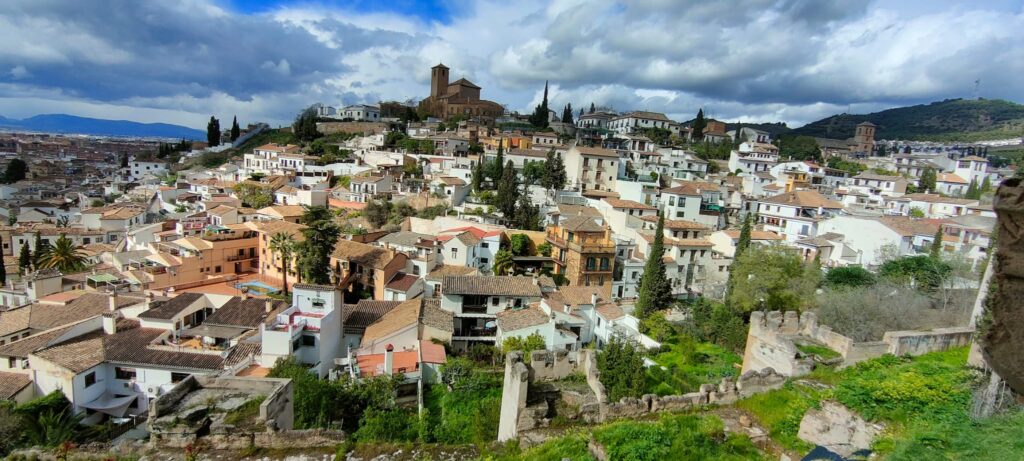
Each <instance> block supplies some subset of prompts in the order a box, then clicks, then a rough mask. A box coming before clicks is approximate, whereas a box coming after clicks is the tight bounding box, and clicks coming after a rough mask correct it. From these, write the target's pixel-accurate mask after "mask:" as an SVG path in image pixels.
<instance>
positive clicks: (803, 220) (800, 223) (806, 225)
mask: <svg viewBox="0 0 1024 461" xmlns="http://www.w3.org/2000/svg"><path fill="white" fill-rule="evenodd" d="M842 209H843V205H842V204H840V203H839V202H836V201H833V200H829V199H826V198H825V197H823V196H822V195H821V194H819V193H818V192H816V191H812V190H796V191H792V192H786V193H783V194H779V195H776V196H774V197H769V198H767V199H763V200H761V201H760V202H758V207H757V213H758V219H759V223H760V224H762V225H763V226H764V230H766V231H769V232H774V233H776V234H780V235H783V236H784V237H785V238H786V241H789V242H794V241H796V240H799V239H801V238H805V237H814V236H815V235H818V232H819V230H818V223H819V222H821V221H822V220H824V219H828V218H830V217H832V216H835V215H838V214H839V212H840V211H842Z"/></svg>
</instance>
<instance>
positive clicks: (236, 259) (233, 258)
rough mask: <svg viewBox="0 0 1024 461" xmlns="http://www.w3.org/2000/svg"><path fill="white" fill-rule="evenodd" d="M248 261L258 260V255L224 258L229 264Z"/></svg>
mask: <svg viewBox="0 0 1024 461" xmlns="http://www.w3.org/2000/svg"><path fill="white" fill-rule="evenodd" d="M248 259H256V255H228V256H227V257H225V258H224V260H225V261H227V262H234V261H245V260H248Z"/></svg>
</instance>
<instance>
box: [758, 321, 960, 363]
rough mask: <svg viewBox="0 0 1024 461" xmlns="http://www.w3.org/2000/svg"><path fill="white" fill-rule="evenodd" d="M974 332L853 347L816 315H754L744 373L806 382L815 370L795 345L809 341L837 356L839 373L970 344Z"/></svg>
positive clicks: (901, 335) (948, 331)
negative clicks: (768, 372) (889, 357)
mask: <svg viewBox="0 0 1024 461" xmlns="http://www.w3.org/2000/svg"><path fill="white" fill-rule="evenodd" d="M973 335H974V329H973V328H970V327H957V328H937V329H935V330H930V331H890V332H887V333H885V336H884V337H883V339H882V341H867V342H860V343H859V342H855V341H853V340H852V339H850V338H848V337H846V336H843V335H841V334H839V333H836V332H835V331H832V329H831V328H829V327H828V326H827V325H821V324H819V323H818V318H817V316H815V315H814V313H813V312H804V313H803V314H802V315H800V316H799V317H798V316H797V314H796V313H795V312H786V313H781V312H768V313H767V314H765V313H763V312H754V313H751V314H750V329H749V330H748V332H747V346H746V349H745V350H744V352H743V372H744V373H745V372H747V371H750V370H761V369H764V368H772V369H774V370H775V371H777V372H779V373H780V374H782V375H785V376H802V375H805V374H807V373H810V372H811V370H813V369H814V361H813V358H811V357H804V356H803V354H801V353H800V352H799V349H798V348H797V345H796V342H795V341H800V340H811V341H812V342H815V343H820V344H823V345H825V346H827V347H828V348H829V349H832V350H834V351H836V352H838V353H839V355H840V356H842V358H843V361H842V362H841V363H840V367H846V366H850V365H853V364H855V363H857V362H861V361H864V360H868V359H872V358H875V357H881V356H882V355H885V354H893V355H906V354H909V355H921V354H925V353H928V352H936V351H944V350H947V349H950V348H954V347H960V346H966V345H968V344H970V342H971V338H972V337H973Z"/></svg>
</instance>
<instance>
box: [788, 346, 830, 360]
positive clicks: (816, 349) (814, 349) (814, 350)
mask: <svg viewBox="0 0 1024 461" xmlns="http://www.w3.org/2000/svg"><path fill="white" fill-rule="evenodd" d="M796 348H797V349H798V350H799V351H800V352H803V353H804V354H805V355H808V356H814V355H817V356H818V357H820V358H821V359H822V360H830V359H834V358H836V357H839V353H838V352H836V351H834V350H832V349H829V348H827V347H825V346H818V345H814V344H797V345H796Z"/></svg>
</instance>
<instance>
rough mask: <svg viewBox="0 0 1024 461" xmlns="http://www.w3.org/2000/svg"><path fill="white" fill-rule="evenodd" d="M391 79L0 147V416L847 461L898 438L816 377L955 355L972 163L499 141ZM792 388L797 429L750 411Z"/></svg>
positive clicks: (990, 177) (283, 443)
mask: <svg viewBox="0 0 1024 461" xmlns="http://www.w3.org/2000/svg"><path fill="white" fill-rule="evenodd" d="M423 72H424V73H427V72H429V75H430V93H429V94H428V95H423V98H422V99H421V100H420V101H419V102H418V103H416V104H414V103H412V102H405V103H402V102H384V103H380V104H376V105H370V104H355V105H340V104H339V105H337V106H332V105H331V104H329V103H328V104H316V105H313V106H311V107H310V108H308V109H306V110H304V111H303V112H301V113H300V114H298V116H297V117H296V120H295V123H294V125H293V126H288V127H281V128H271V127H270V126H269V125H267V124H263V123H255V124H251V125H247V126H245V127H244V128H243V127H240V126H239V124H238V122H237V120H236V121H233V123H232V127H231V128H230V129H227V130H221V129H220V125H219V121H217V122H218V123H217V124H216V125H215V124H213V121H214V119H213V118H211V130H210V132H209V133H208V139H207V142H190V141H178V140H173V141H172V140H150V139H117V138H93V137H84V136H72V135H53V134H40V133H17V132H15V133H6V134H2V135H0V171H3V172H4V175H3V184H2V185H0V219H2V220H3V222H4V224H3V225H0V240H2V242H3V245H2V261H3V264H2V265H0V283H2V287H0V358H2V360H0V400H6V401H9V402H13V403H12V405H11V406H10V407H9V408H8V407H0V411H8V412H22V413H19V414H27V413H26V412H31V411H37V412H38V411H42V410H39V408H44V407H46V408H51V407H53V408H57V407H59V406H60V405H61V404H60V403H59V402H65V401H66V403H64V405H66V409H67V410H66V411H65V412H62V413H59V414H54V413H47V414H46V415H48V416H46V417H48V418H56V419H57V420H58V421H57V422H51V423H52V424H55V425H58V426H59V425H61V424H64V423H66V422H67V421H71V422H72V426H71V427H72V429H69V431H70V432H69V434H71V433H74V432H76V431H78V430H79V429H78V428H79V427H93V428H102V431H99V432H91V433H90V434H91V435H88V436H80V435H75V436H74V437H76V438H75V440H79V441H80V442H81V441H82V440H86V439H88V440H89V441H91V442H92V443H93V444H95V445H97V446H100V447H101V448H99V450H107V449H112V450H122V451H121V453H135V454H136V455H138V454H139V453H143V450H145V449H172V450H178V451H180V450H185V451H186V453H192V454H190V455H187V456H194V451H195V452H197V451H198V450H208V451H209V452H211V453H214V452H217V450H235V452H236V453H240V452H242V451H244V450H252V451H248V452H247V453H250V454H253V455H258V453H259V452H258V449H268V450H269V449H275V450H297V451H302V450H309V449H311V448H313V447H318V448H324V449H326V450H328V451H330V452H333V450H335V449H336V447H338V446H340V445H344V444H345V443H353V442H352V441H357V442H359V443H363V442H366V443H370V442H374V441H378V442H379V441H388V442H414V441H419V442H430V443H434V444H437V445H435V447H436V446H443V445H444V444H450V445H453V446H455V445H470V446H471V445H472V444H474V443H477V444H493V443H498V442H509V441H517V443H518V444H519V446H521V447H522V449H524V450H525V449H527V448H529V447H531V446H537V447H541V448H543V447H545V446H547V445H544V444H543V443H544V442H545V441H546V440H548V439H552V440H560V439H554V437H557V434H558V433H561V432H565V430H566V428H572V427H576V426H586V425H593V424H611V426H602V427H606V428H608V427H610V428H611V429H602V430H607V431H611V430H613V429H614V428H615V427H616V426H615V423H614V422H613V421H615V420H618V419H628V420H633V419H642V418H643V417H644V415H647V414H654V413H662V412H664V413H666V414H667V413H668V412H680V411H682V412H686V411H692V410H697V409H701V408H706V407H708V406H711V407H718V408H725V409H732V412H730V411H725V410H722V411H720V412H719V413H720V415H719V416H717V417H720V418H722V419H723V420H724V421H725V423H724V424H725V427H726V432H727V433H728V434H729V435H728V437H730V440H732V438H734V437H738V438H739V439H742V442H739V441H737V442H735V443H736V444H737V447H738V448H737V450H740V451H739V453H742V455H741V456H740V457H739V458H736V459H770V457H771V458H772V459H779V457H780V456H781V457H782V459H799V457H801V456H804V455H806V454H808V453H809V452H813V451H817V450H824V452H827V453H830V454H834V455H836V456H839V457H838V458H828V459H847V457H853V456H855V455H856V453H861V451H862V450H871V449H878V445H873V443H874V441H875V439H876V438H878V437H882V438H885V437H888V438H887V439H885V440H888V441H889V442H890V443H892V444H895V446H897V447H899V446H902V445H899V444H900V443H904V442H901V440H902V439H900V437H910V436H909V435H906V434H896V435H894V434H893V433H892V432H886V430H887V429H885V428H884V427H885V426H887V425H888V426H889V427H896V426H898V425H900V424H903V423H902V422H901V421H902V420H900V419H899V417H897V416H894V415H896V413H897V412H893V413H891V414H890V413H885V412H879V410H877V409H876V410H872V411H873V413H872V412H866V410H864V407H858V406H857V403H856V402H854V401H853V399H847V400H844V395H845V394H843V392H846V391H847V390H846V388H845V387H843V386H847V385H848V384H847V381H843V380H844V379H849V380H861V381H863V382H867V381H870V380H872V379H874V380H876V381H880V382H884V379H885V378H884V377H882V375H881V374H879V375H878V376H875V375H871V374H870V373H881V371H872V370H876V368H871V367H877V366H878V365H872V364H888V365H882V367H883V368H885V367H888V368H889V369H890V370H889V371H892V372H897V371H898V370H904V369H906V370H911V369H913V370H917V368H914V367H921V366H923V365H920V364H921V363H931V362H928V361H929V360H930V361H939V362H941V361H942V360H946V359H943V357H950V356H954V355H956V354H963V355H964V356H966V355H967V354H968V352H967V349H968V348H969V346H970V345H971V344H973V342H974V341H975V338H976V335H975V332H976V326H977V325H978V321H979V319H980V318H981V317H982V311H983V306H984V305H985V302H984V300H985V299H986V298H985V296H986V293H987V292H988V291H989V290H990V288H989V284H990V280H991V279H992V277H993V272H994V271H995V270H996V269H995V268H994V266H995V264H993V251H994V248H995V242H996V234H997V233H998V232H999V230H998V228H997V207H994V205H993V199H994V195H995V193H996V191H997V189H998V188H999V187H1000V185H1001V184H1003V183H1006V182H1007V181H1010V180H1011V178H1014V177H1015V176H1016V175H1017V171H1016V168H1015V166H1013V165H1005V164H1000V165H998V166H997V165H993V162H990V160H989V158H988V150H987V148H986V147H984V146H981V145H977V144H969V143H959V144H957V143H923V142H917V141H908V140H899V139H886V140H883V139H876V133H875V131H876V126H875V125H874V124H872V123H871V122H862V123H860V124H859V125H857V126H856V131H855V133H854V135H853V136H852V137H850V138H844V139H829V138H819V137H807V136H804V137H802V138H795V137H787V136H786V135H783V134H777V133H773V132H771V131H768V130H762V129H760V128H759V127H757V126H744V124H737V123H725V122H722V121H718V120H714V119H712V118H705V116H704V111H703V110H702V109H701V110H698V109H699V108H696V107H695V108H694V109H695V110H694V113H695V114H696V117H695V118H694V119H692V120H672V119H670V118H669V117H668V116H667V115H666V114H662V113H657V112H650V111H646V110H631V109H629V108H611V107H595V105H594V104H592V103H590V102H589V101H586V102H584V101H580V104H581V105H583V104H586V105H587V106H589V107H586V108H575V107H573V106H571V105H567V106H565V107H564V108H554V107H550V108H549V107H548V99H547V87H545V89H544V98H543V100H542V102H541V104H540V105H538V106H537V108H536V111H535V112H534V113H531V114H519V113H516V112H512V111H509V110H508V109H507V108H506V106H504V105H502V104H500V103H498V102H494V101H490V100H486V99H482V98H483V97H485V96H486V95H487V92H486V89H485V88H481V87H480V86H478V85H477V84H475V83H473V82H471V81H469V80H467V79H466V78H460V79H458V80H454V81H450V80H451V79H450V77H449V75H450V74H451V75H458V74H459V73H458V71H457V70H455V69H449V68H448V67H446V66H445V65H444V64H438V65H436V66H434V67H433V68H431V69H423ZM556 109H557V110H556ZM1011 182H1012V181H1011ZM1018 245H1019V243H1018ZM918 357H921V359H920V360H924V361H925V362H918V361H917V360H918ZM935 357H939V358H938V359H936V358H935ZM968 360H969V361H970V363H973V364H979V363H983V361H984V360H985V359H984V358H983V357H982V356H981V355H980V352H979V351H978V350H977V348H975V350H973V351H972V352H971V354H970V357H969V359H968ZM941 363H942V364H943V365H942V366H946V365H945V362H941ZM858 364H867V365H865V366H861V365H858ZM935 366H939V365H935ZM982 368H983V367H982ZM907 373H910V374H913V373H917V371H907ZM956 373H961V372H956ZM872 376H875V377H874V378H872ZM901 376H902V375H901ZM958 376H959V375H958ZM986 376H988V375H986ZM991 376H995V375H994V374H993V375H991ZM898 379H904V378H902V377H901V378H898ZM936 379H938V378H936ZM942 379H946V378H945V377H944V378H942ZM957 379H960V378H957ZM966 379H967V378H964V380H965V381H964V382H966ZM971 379H974V378H971ZM978 379H981V378H978ZM984 379H985V380H986V382H987V380H988V378H987V377H986V378H984ZM801 380H802V381H801ZM808 380H819V381H820V383H822V384H820V385H818V386H817V387H814V386H811V387H808V388H807V389H809V390H808V392H810V395H813V396H814V397H807V395H802V396H801V397H799V398H800V399H804V400H806V399H810V398H821V399H822V400H823V401H826V402H827V403H826V404H824V405H819V404H818V403H817V401H815V403H813V404H811V403H807V404H804V405H805V406H804V407H802V408H801V409H800V413H799V414H796V416H793V417H791V420H790V421H789V423H788V424H789V426H787V427H782V426H781V425H779V423H778V422H777V421H775V420H774V419H773V418H772V417H770V414H771V411H791V410H790V409H788V408H787V409H784V410H783V409H773V410H771V411H769V412H767V413H765V412H760V413H759V411H761V410H760V409H759V407H758V406H757V405H758V402H759V400H758V399H759V398H763V396H765V395H776V394H772V393H789V394H792V393H794V392H795V391H793V390H792V389H793V388H794V386H796V388H800V389H802V388H801V387H800V386H801V385H800V384H793V382H794V381H795V382H797V383H800V382H805V383H806V382H807V381H808ZM815 382H818V381H815ZM858 382H860V381H858ZM994 382H998V376H997V377H996V378H994ZM894 385H895V384H894ZM921 386H924V384H922V385H921ZM936 386H938V384H936ZM950 386H952V387H950V388H948V389H947V388H943V387H934V388H928V390H920V392H937V393H940V394H941V393H944V392H950V393H954V392H955V393H961V392H966V391H964V389H965V388H964V387H961V384H960V382H958V383H957V384H951V385H950ZM964 386H966V385H964ZM995 389H996V391H995V392H996V393H995V394H992V395H990V397H992V398H991V399H989V400H992V401H993V402H1002V403H992V404H991V406H992V407H993V408H991V409H989V410H988V412H989V414H991V413H993V412H994V411H995V407H997V406H999V405H1009V403H1008V402H1011V401H1012V400H1013V397H1009V398H1004V394H1005V395H1011V391H1010V390H1009V389H1007V388H1006V387H1005V384H1002V385H999V386H997V387H996V388H995ZM915 392H916V391H915ZM375 393H377V394H380V395H383V396H384V397H380V396H378V395H377V394H375ZM826 394H827V396H828V397H824V396H825V395H826ZM787 395H788V394H787ZM956 395H958V396H959V395H960V394H956ZM993 396H997V397H998V398H996V397H993ZM794 398H795V397H794ZM878 398H880V399H881V398H883V397H878ZM957 398H959V397H957ZM1016 398H1017V399H1019V396H1018V397H1016ZM802 401H803V400H801V402H802ZM382 402H383V403H382ZM837 402H841V403H837ZM886 402H888V401H886ZM890 403H891V402H889V403H885V402H883V403H879V404H877V406H880V407H885V406H886V405H889V404H890ZM891 404H892V405H897V403H891ZM15 405H16V406H15ZM873 405H874V404H873ZM921 405H922V406H921V408H922V409H921V411H922V412H925V413H922V414H928V413H926V411H930V410H929V409H931V408H932V407H930V406H929V405H931V403H922V404H921ZM3 408H8V409H7V410H4V409H3ZM26 408H27V409H26ZM33 408H35V410H33ZM808 408H810V409H809V410H808ZM871 408H876V406H872V407H871ZM885 408H888V407H885ZM805 410H806V414H804V413H803V412H804V411H805ZM740 413H742V414H740ZM858 413H860V414H859V415H858ZM6 414H15V413H5V415H6ZM697 414H698V415H700V413H697ZM905 416H906V415H903V416H902V417H905ZM3 417H7V416H3ZM457 417H462V418H463V419H461V420H459V419H457ZM704 417H705V416H693V413H690V414H689V416H679V418H698V419H699V418H704ZM40 418H43V416H40ZM793 418H795V419H793ZM830 418H831V419H830ZM887 418H888V419H887ZM837 419H842V421H843V422H837V421H836V420H837ZM40 424H47V423H40ZM679 424H683V423H679ZM687 424H689V423H687ZM694 424H697V423H694ZM815 424H817V425H818V426H821V427H820V428H818V429H814V428H816V427H818V426H815ZM843 424H845V425H847V426H849V427H852V428H853V429H850V431H851V432H852V433H853V435H851V436H850V437H851V438H852V439H851V440H846V439H842V437H840V435H837V434H838V432H841V431H839V430H838V429H836V427H838V426H841V425H843ZM432 426H434V427H432ZM844 427H845V426H844ZM797 429H799V434H797ZM787 431H788V432H787ZM425 433H426V434H429V435H426V436H424V435H423V434H425ZM569 433H570V434H574V432H569ZM50 434H51V437H56V436H55V435H53V434H52V430H51V432H50ZM96 434H101V435H96ZM593 434H594V435H593V437H594V438H593V439H592V441H591V443H598V445H600V444H601V443H603V444H605V447H606V448H604V449H608V450H611V448H608V447H610V446H611V445H609V444H612V443H613V442H611V441H610V440H611V439H601V437H600V434H604V433H602V432H600V431H599V430H595V432H594V433H593ZM41 437H42V438H41V439H32V440H33V442H31V443H29V442H26V443H23V444H21V445H16V444H15V443H14V442H13V440H14V439H11V440H12V442H6V443H8V445H3V444H4V443H5V442H0V446H2V447H4V450H2V451H0V452H6V451H7V450H13V449H15V448H24V447H31V446H47V445H48V444H49V440H48V439H46V436H41ZM569 437H575V436H572V435H570V436H569ZM609 437H611V436H609ZM425 439H426V440H425ZM841 439H842V440H841ZM19 440H20V439H19ZM54 440H56V439H54ZM69 440H72V438H71V436H70V435H69V436H68V437H67V438H64V439H62V440H60V442H67V441H69ZM593 440H596V441H597V442H593ZM602 440H606V441H604V442H602ZM893 440H896V441H895V442H894V441H893ZM19 443H20V442H19ZM82 443H83V446H84V442H82ZM581 443H583V444H584V445H586V441H584V442H581ZM907 443H910V442H907ZM144 447H149V448H144ZM254 447H255V448H254ZM349 449H351V447H350V448H349ZM884 449H885V448H883V450H884ZM888 449H889V450H892V449H893V448H892V447H889V448H888ZM132 450H135V451H132ZM424 450H426V448H424ZM473 450H476V449H473ZM744 450H746V451H744ZM598 451H600V450H598ZM454 453H455V452H452V454H450V457H451V459H473V458H475V457H481V458H483V457H485V453H482V452H479V451H472V450H471V451H469V452H466V453H468V454H466V453H462V454H454ZM530 453H533V454H532V455H531V454H530ZM539 453H540V452H524V453H523V456H524V458H523V459H531V458H533V456H537V457H538V458H533V459H549V458H542V457H541V455H540V454H539ZM590 453H591V454H594V453H595V451H594V449H593V446H592V448H591V450H590ZM820 453H822V452H821V451H819V454H820ZM1018 454H1019V453H1018ZM420 455H426V452H423V453H420ZM435 455H436V454H432V455H431V456H435ZM187 456H186V459H190V458H188V457H187ZM241 456H248V455H240V457H241ZM445 456H449V455H445ZM545 456H547V455H545ZM594 456H595V457H596V458H597V459H617V458H616V456H615V455H609V454H608V453H605V454H604V456H605V457H604V458H600V457H598V455H594ZM437 457H438V458H441V459H449V458H445V457H443V456H441V455H437ZM191 459H195V458H191ZM367 459H369V458H367ZM387 459H392V458H387ZM394 459H404V458H401V456H399V455H395V458H394ZM410 459H411V458H410ZM492 459H495V458H492ZM502 459H505V458H502ZM550 459H561V458H550ZM574 459H575V458H574ZM636 459H640V458H636ZM644 459H646V458H644ZM694 459H698V458H694ZM804 459H824V458H804ZM850 459H852V458H850ZM918 459H929V458H928V457H927V456H925V457H922V458H918ZM930 459H934V458H930Z"/></svg>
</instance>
